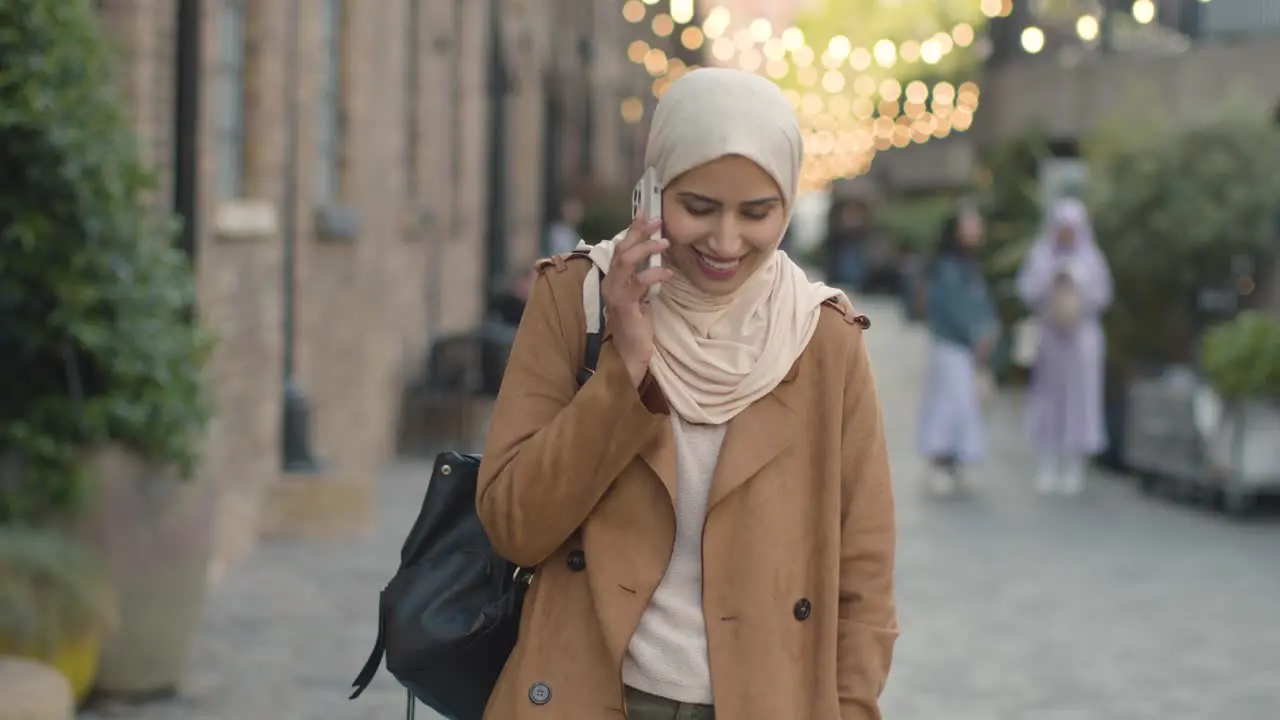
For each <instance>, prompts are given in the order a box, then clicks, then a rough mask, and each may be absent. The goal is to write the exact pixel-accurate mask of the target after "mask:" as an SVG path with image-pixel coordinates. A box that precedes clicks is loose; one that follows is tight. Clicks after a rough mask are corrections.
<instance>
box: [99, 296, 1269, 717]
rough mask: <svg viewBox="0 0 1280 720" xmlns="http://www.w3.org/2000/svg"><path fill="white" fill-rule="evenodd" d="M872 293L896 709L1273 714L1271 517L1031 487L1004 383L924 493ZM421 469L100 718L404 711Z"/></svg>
mask: <svg viewBox="0 0 1280 720" xmlns="http://www.w3.org/2000/svg"><path fill="white" fill-rule="evenodd" d="M862 305H863V306H864V307H865V308H866V309H867V310H868V312H869V314H871V315H872V317H873V321H874V327H873V329H872V332H871V335H870V337H871V343H872V349H873V353H874V355H875V359H876V365H877V371H878V379H879V384H880V387H881V396H882V400H883V402H884V405H885V414H886V420H887V423H888V427H889V429H890V434H891V444H892V452H893V457H894V463H895V472H896V477H897V482H898V485H899V490H898V494H899V515H900V528H901V530H900V534H901V541H900V559H899V595H900V602H901V616H902V625H903V630H904V633H903V636H902V639H901V640H900V642H899V645H898V652H897V661H896V664H895V666H894V671H893V677H892V679H891V680H890V683H889V689H888V691H887V693H886V696H885V699H884V709H885V716H886V717H887V718H888V719H889V720H970V719H972V720H1075V719H1077V718H1078V719H1079V720H1146V719H1147V718H1151V719H1152V720H1205V718H1221V719H1222V720H1265V719H1267V718H1273V717H1276V716H1277V713H1278V712H1280V711H1278V710H1277V708H1280V523H1276V522H1266V521H1263V522H1256V523H1252V524H1238V523H1234V522H1231V521H1228V520H1225V519H1223V518H1220V517H1217V516H1214V515H1211V514H1208V513H1204V512H1201V511H1195V510H1189V509H1186V508H1182V507H1177V506H1173V505H1170V504H1166V503H1163V502H1159V501H1153V500H1149V499H1146V498H1143V497H1141V496H1139V495H1138V494H1137V493H1135V492H1134V491H1133V490H1132V489H1131V487H1130V486H1129V485H1128V484H1127V483H1125V482H1123V481H1119V480H1112V479H1101V480H1098V481H1097V482H1095V483H1094V484H1093V485H1092V486H1091V487H1090V489H1089V491H1088V492H1087V494H1086V495H1085V496H1083V497H1081V498H1078V499H1074V500H1065V499H1047V498H1040V497H1037V496H1036V495H1035V494H1034V493H1033V492H1032V491H1031V489H1030V481H1029V477H1028V476H1029V468H1030V466H1031V458H1030V457H1029V456H1028V455H1027V453H1026V452H1025V450H1023V449H1022V447H1021V445H1020V442H1019V436H1018V434H1017V429H1016V428H1017V417H1016V405H1017V403H1016V399H1012V398H1006V399H1003V400H1002V401H1001V403H999V404H998V405H997V406H996V407H994V408H993V410H992V415H991V434H992V436H993V437H992V444H993V460H992V462H991V463H990V464H989V467H988V468H986V469H985V471H983V472H982V473H980V474H979V479H980V486H979V488H978V492H977V493H976V495H975V496H974V497H973V498H972V499H968V500H963V501H955V502H937V501H934V500H931V499H929V498H927V497H925V496H924V495H923V494H922V493H920V492H919V491H918V487H917V483H916V480H917V477H918V476H919V474H920V465H919V462H918V461H917V460H916V458H915V455H914V452H913V440H914V415H915V410H916V405H917V401H918V398H917V393H918V389H919V386H920V382H919V381H920V378H921V374H922V372H923V363H924V357H925V350H926V341H925V339H924V337H923V336H922V335H921V333H920V331H919V330H917V329H915V328H908V327H904V326H903V325H902V323H901V322H900V321H899V319H898V314H897V311H896V308H893V307H891V306H888V305H884V306H880V305H877V304H876V303H862ZM427 472H428V469H427V467H426V466H425V465H422V464H411V463H406V464H401V465H398V466H396V467H395V468H393V469H392V470H391V472H390V473H389V474H388V476H387V478H386V481H385V483H384V493H383V498H382V522H381V524H380V526H379V529H378V533H377V535H376V536H373V537H368V538H364V539H360V540H349V541H342V542H329V543H317V542H298V543H292V542H278V541H277V542H270V543H267V544H265V545H263V546H262V547H261V549H259V550H258V551H257V552H256V553H255V554H254V555H253V556H252V557H251V558H250V559H248V560H247V561H245V562H244V563H242V564H241V565H239V566H237V567H236V568H233V570H232V571H231V573H230V574H229V575H228V576H227V577H226V578H225V579H224V580H223V581H222V583H221V584H220V585H218V586H217V587H216V588H215V589H214V590H213V592H212V595H211V597H210V599H209V605H208V608H207V611H206V618H205V622H204V627H203V629H202V634H201V638H200V642H199V646H198V648H197V650H196V653H195V657H194V658H193V660H192V665H191V670H190V680H189V682H188V684H187V687H186V688H185V692H184V695H183V697H182V698H181V699H179V700H176V701H172V702H169V703H166V704H160V705H154V706H150V707H146V708H129V709H124V710H122V711H120V712H118V713H111V714H110V715H114V716H117V717H125V718H130V720H363V719H367V720H389V719H391V718H398V717H403V716H404V695H403V693H402V691H400V690H399V687H398V686H397V685H396V684H395V683H394V681H393V680H391V678H390V677H388V676H387V675H385V674H382V675H379V677H378V679H377V681H376V682H375V683H374V685H373V686H372V687H371V688H370V689H369V691H367V692H366V693H365V695H364V696H363V697H361V698H360V700H358V701H356V702H348V701H347V700H346V695H347V686H348V685H349V683H350V681H351V678H352V677H353V676H354V675H355V673H356V672H357V671H358V670H359V668H360V666H361V664H362V663H363V662H364V659H365V654H366V652H367V651H368V649H369V646H370V643H372V641H373V637H374V631H375V598H376V595H377V591H378V589H379V588H380V587H381V586H382V585H383V583H384V582H385V581H386V580H387V578H388V577H389V576H390V574H391V572H392V570H393V569H394V565H395V561H396V557H397V553H398V550H399V544H400V540H401V538H402V536H403V534H404V533H405V532H406V530H407V529H408V527H409V525H410V523H411V522H412V520H413V514H414V512H415V509H416V508H417V506H418V503H419V501H420V497H421V493H422V489H423V484H424V483H425V482H426V479H427ZM104 716H108V714H98V715H86V716H85V720H87V718H90V717H92V718H100V717H104ZM418 717H419V718H423V717H427V718H430V717H431V714H430V713H428V712H420V713H419V715H418ZM566 720H590V719H588V718H582V719H577V718H567V719H566ZM795 720H811V719H807V718H797V719H795ZM812 720H825V719H812Z"/></svg>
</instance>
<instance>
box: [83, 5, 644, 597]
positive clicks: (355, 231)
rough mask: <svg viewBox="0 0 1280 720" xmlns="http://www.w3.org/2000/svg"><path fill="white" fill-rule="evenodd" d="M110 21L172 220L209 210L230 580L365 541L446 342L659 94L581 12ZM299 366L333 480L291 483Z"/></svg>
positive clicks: (209, 281)
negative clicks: (290, 380) (268, 547)
mask: <svg viewBox="0 0 1280 720" xmlns="http://www.w3.org/2000/svg"><path fill="white" fill-rule="evenodd" d="M96 4H97V6H98V7H99V9H100V11H101V13H102V17H103V20H104V25H105V27H106V29H107V31H108V32H109V33H110V34H111V35H112V37H113V38H114V39H115V40H116V41H117V42H118V44H119V46H120V48H121V55H122V57H121V64H120V67H119V71H120V82H121V87H122V88H123V95H124V97H125V99H126V101H127V102H128V104H129V106H130V108H131V110H132V112H133V116H134V118H135V120H136V125H137V130H138V133H139V136H140V138H141V141H142V145H143V148H144V151H145V152H146V153H147V156H148V160H149V161H150V162H151V163H153V164H154V165H155V166H156V167H157V168H158V169H159V171H160V176H161V184H162V187H161V195H160V201H161V202H162V204H165V205H166V206H167V205H168V203H169V198H170V197H173V196H174V194H175V191H177V194H178V195H181V194H182V193H181V187H185V188H187V189H188V191H191V189H192V188H194V207H195V212H194V218H193V219H194V235H193V236H192V237H191V238H189V240H190V244H191V246H192V249H193V253H194V260H195V263H196V268H197V275H198V297H199V302H200V315H201V318H202V319H203V321H204V323H205V324H206V325H207V326H208V327H209V328H210V329H211V330H212V331H213V332H215V333H216V334H217V335H218V336H219V338H220V344H219V346H218V349H217V351H216V353H215V355H214V357H213V360H212V362H211V365H210V368H209V372H210V374H211V377H212V379H213V383H214V386H215V391H216V400H217V403H218V410H217V415H216V418H215V421H214V424H213V427H212V429H211V433H210V437H209V443H208V447H207V457H206V462H205V467H204V471H203V476H204V478H205V480H206V481H208V482H212V483H215V484H216V486H217V488H218V490H219V492H218V493H217V494H218V497H219V500H218V507H217V508H216V516H217V519H218V522H217V528H218V530H217V533H218V534H217V538H216V553H215V560H214V570H213V572H214V574H215V575H216V574H217V573H219V572H221V570H222V569H224V568H225V567H226V566H227V565H228V564H230V563H232V562H234V561H235V560H236V559H237V558H239V557H241V556H242V555H243V554H244V553H245V552H247V551H249V550H250V549H251V548H252V547H253V545H254V543H255V542H256V541H257V539H258V537H259V536H260V535H262V534H268V535H269V534H275V533H283V534H306V533H311V532H335V531H359V530H361V529H363V528H366V527H368V526H369V525H370V523H371V522H372V520H373V518H372V513H373V507H374V504H373V496H374V493H375V491H376V482H377V478H378V477H379V475H380V471H381V469H382V467H383V465H384V464H385V463H386V462H387V461H388V459H389V457H390V456H391V455H392V453H393V452H394V447H393V444H394V443H393V438H394V436H395V426H396V418H397V415H398V407H399V403H400V397H401V395H402V392H403V389H404V388H405V387H406V385H407V384H408V383H410V382H412V381H413V380H414V379H415V376H416V375H417V374H418V373H420V371H421V368H422V367H423V365H424V357H425V353H426V352H427V349H428V347H429V345H430V343H431V341H432V338H435V337H439V336H440V335H442V334H445V333H449V332H458V331H464V330H467V329H469V328H472V327H475V326H476V325H477V324H478V323H479V322H480V321H481V318H482V315H483V313H484V310H485V302H486V296H487V290H488V288H489V287H490V285H491V283H492V282H494V281H495V278H499V277H505V276H506V275H507V274H508V271H509V270H510V269H511V268H513V267H515V266H517V265H519V264H522V263H527V262H529V261H531V260H532V259H533V258H535V257H536V256H537V254H538V251H539V245H540V242H541V235H542V230H541V228H542V226H543V222H544V218H545V213H546V209H547V206H548V198H549V197H551V196H552V195H554V194H555V193H556V192H557V190H558V189H557V188H551V187H548V185H547V183H548V182H549V181H554V182H556V183H562V182H563V183H568V182H571V181H573V180H574V177H572V175H573V174H574V173H575V172H576V173H578V174H589V175H591V176H594V177H595V178H597V179H599V180H602V181H604V182H609V183H618V182H621V181H622V180H623V179H624V175H625V174H626V173H629V172H631V170H632V169H631V168H630V167H629V165H628V164H627V163H626V162H624V157H623V153H624V151H625V152H631V150H624V148H625V147H626V143H625V142H624V141H626V140H633V137H632V134H631V133H630V132H627V129H626V126H624V125H623V123H622V120H621V117H620V115H619V112H618V102H619V94H620V93H625V92H629V90H628V88H629V87H647V86H648V78H646V77H644V73H643V70H637V69H633V66H631V65H630V64H629V63H628V62H627V60H626V57H625V42H624V41H623V40H621V38H623V37H624V36H625V33H627V32H628V31H629V29H628V28H625V27H624V25H625V21H624V20H623V19H622V18H621V17H620V16H619V15H618V13H617V12H616V9H615V8H614V7H613V6H612V5H609V4H604V3H599V4H596V3H590V2H588V1H587V0H579V1H578V2H572V1H571V0H379V1H377V2H373V1H371V0H370V1H363V2H354V1H352V0H347V1H345V2H344V1H343V0H97V3H96ZM570 5H573V6H574V8H578V10H574V8H570V7H569V6H570ZM587 5H591V6H592V7H597V8H598V10H599V11H597V12H581V11H580V8H582V7H586V6H587ZM183 12H186V13H189V15H187V17H188V18H191V17H195V18H197V19H198V23H182V22H180V21H179V18H180V16H181V14H182V13H183ZM491 21H496V22H491ZM197 26H198V29H197V30H195V31H194V33H193V34H191V35H188V36H182V35H181V31H182V30H183V29H184V28H188V29H189V28H192V27H197ZM180 38H185V39H181V40H180ZM191 38H197V39H198V41H197V42H195V43H191V42H190V39H191ZM184 47H185V48H187V49H188V50H190V49H191V48H193V47H194V48H198V52H196V53H190V52H189V53H187V54H188V55H191V62H189V63H188V64H187V65H183V63H182V62H180V61H181V60H182V55H183V48H184ZM495 48H497V49H498V52H497V53H496V54H497V55H498V56H500V57H501V62H500V64H499V65H494V64H493V62H492V60H493V57H494V55H495V52H494V50H495ZM579 48H583V49H586V50H588V51H589V52H576V51H575V50H576V49H579ZM184 67H188V68H189V69H190V72H188V73H184V72H183V68H184ZM495 68H500V69H501V70H503V71H504V72H502V73H494V72H491V71H492V70H494V69H495ZM637 74H638V75H639V76H640V77H638V78H637V77H635V76H636V75H637ZM193 87H198V88H199V91H198V93H196V94H195V97H196V98H197V100H198V102H197V104H196V105H195V106H194V107H196V108H197V110H196V111H195V113H196V114H195V117H196V122H195V123H194V125H195V131H194V132H187V131H184V130H183V129H182V127H183V126H182V124H181V121H182V119H183V112H182V109H183V108H184V107H186V108H191V107H193V106H192V105H190V104H184V103H183V102H182V101H183V97H184V92H185V91H186V90H185V89H190V88H193ZM566 88H568V90H565V89H566ZM553 89H556V90H557V91H556V92H554V93H553V92H552V90H553ZM561 91H563V92H561ZM499 94H500V95H501V96H502V97H503V98H504V99H503V100H502V101H501V102H502V105H501V106H500V109H501V110H502V111H503V112H495V110H497V109H499V106H498V105H497V103H495V101H494V100H493V98H494V97H495V96H497V95H499ZM575 98H576V100H575V101H574V102H570V100H571V99H575ZM553 108H555V109H557V113H558V115H552V114H551V112H550V111H551V109H553ZM549 117H550V118H552V120H551V124H548V123H547V122H546V121H547V119H548V118H549ZM188 127H190V125H188ZM584 127H589V128H590V132H584V131H583V128H584ZM574 138H576V139H577V141H578V145H574V142H573V140H574ZM184 139H185V140H187V141H190V142H189V143H188V145H187V147H189V148H190V150H191V152H189V153H187V157H189V158H193V159H194V162H190V163H189V165H190V166H191V167H193V168H194V171H193V172H192V173H191V174H190V175H189V176H184V175H183V173H182V172H181V171H182V169H183V167H184V166H183V163H182V158H183V152H182V150H183V147H184V145H183V141H184ZM582 143H586V145H585V148H584V146H583V145H582ZM548 148H550V150H548ZM570 148H576V149H575V150H574V152H576V153H578V155H577V156H576V157H577V158H578V159H576V160H574V161H572V162H569V161H567V160H566V159H565V157H564V156H563V154H564V153H567V152H569V149H570ZM549 152H554V153H555V157H551V158H548V157H546V155H547V154H548V153H549ZM553 163H554V164H555V166H556V167H559V168H561V170H560V172H558V173H555V174H553V173H551V172H549V171H548V167H549V166H550V165H551V164H553ZM564 166H572V167H569V168H567V169H566V168H565V167H564ZM574 168H576V170H574ZM184 177H187V178H188V179H187V180H186V182H185V183H184V181H183V178H184ZM190 178H194V182H192V180H191V179H190ZM549 179H550V180H549ZM495 193H496V195H495ZM495 198H496V200H497V201H498V202H497V203H496V204H495V202H494V200H495ZM290 308H291V309H292V312H290V311H289V309H290ZM290 337H291V338H292V342H289V338H290ZM289 366H292V371H293V373H292V374H293V376H294V377H296V387H297V388H298V389H300V390H301V391H302V392H303V393H305V396H306V398H307V399H308V400H309V403H308V404H309V406H310V409H311V415H310V420H311V422H310V430H311V432H310V436H311V446H312V447H313V448H314V450H315V455H316V456H317V458H318V460H319V461H320V464H319V467H318V469H315V470H311V471H307V472H287V471H285V470H284V469H283V468H284V467H285V462H284V458H283V457H282V456H283V450H282V444H283V438H282V421H281V418H282V415H283V414H284V406H285V402H284V400H283V398H284V396H285V385H286V383H285V381H284V378H285V377H286V375H287V374H288V370H289V369H290V367H289ZM424 480H425V478H424Z"/></svg>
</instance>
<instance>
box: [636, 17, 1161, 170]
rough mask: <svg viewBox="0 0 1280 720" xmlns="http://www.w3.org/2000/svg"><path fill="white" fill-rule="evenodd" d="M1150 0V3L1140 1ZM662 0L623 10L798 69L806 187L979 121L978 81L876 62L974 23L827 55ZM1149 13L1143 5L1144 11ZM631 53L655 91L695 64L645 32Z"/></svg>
mask: <svg viewBox="0 0 1280 720" xmlns="http://www.w3.org/2000/svg"><path fill="white" fill-rule="evenodd" d="M1144 1H1145V2H1149V0H1138V2H1139V3H1141V2H1144ZM660 2H662V0H626V2H624V3H623V5H622V14H623V17H624V18H625V19H626V20H627V21H628V22H630V23H632V24H639V23H641V22H644V21H645V18H646V17H649V22H648V23H647V24H648V26H649V27H650V29H651V30H652V31H653V33H654V35H655V36H656V37H658V38H667V37H670V36H672V35H673V34H676V37H677V40H678V42H679V44H680V45H681V46H683V47H685V48H687V49H689V50H700V49H703V48H704V47H705V46H707V45H710V47H709V48H708V49H709V51H710V54H711V55H712V56H713V57H714V58H716V60H718V61H719V62H721V63H726V64H729V63H732V64H735V65H737V66H738V67H741V68H743V69H745V70H748V71H750V72H758V73H762V74H764V75H766V76H767V77H769V78H772V79H774V80H783V79H785V78H787V77H788V76H791V77H793V79H794V82H795V83H796V84H797V85H798V86H799V88H800V89H799V90H795V89H789V88H788V89H785V90H784V92H785V93H786V96H787V99H788V101H789V102H790V103H791V105H792V107H794V108H795V109H796V112H797V115H798V116H799V117H800V120H801V124H802V127H803V128H805V129H804V132H805V158H804V164H803V167H802V170H801V186H802V187H804V188H805V189H814V188H820V187H823V186H825V185H827V184H828V183H829V182H830V181H831V179H833V178H836V177H842V176H850V175H858V174H862V173H865V172H866V171H867V170H869V169H870V167H871V163H872V160H873V159H874V157H875V155H876V153H878V152H883V151H885V150H889V149H891V148H903V147H907V146H908V145H911V144H912V143H917V144H918V143H924V142H927V141H928V140H930V139H932V138H944V137H947V136H949V135H950V134H951V133H953V132H961V131H965V130H967V129H969V128H970V127H971V125H972V122H973V115H974V112H975V111H976V109H977V104H978V97H979V94H978V86H977V84H976V83H973V82H965V83H963V84H961V86H960V87H959V88H956V87H955V86H954V85H952V84H950V83H948V82H945V81H943V82H938V83H936V84H935V85H934V86H933V88H932V89H930V87H929V86H928V85H927V84H926V83H924V82H923V81H920V80H915V81H912V82H911V83H909V84H908V85H907V86H906V87H905V88H904V87H903V86H902V85H901V83H899V82H898V81H897V80H896V79H894V78H892V77H890V78H884V79H880V80H877V79H876V78H875V77H874V70H873V68H875V67H878V68H880V69H881V71H883V70H889V69H892V68H894V67H896V66H897V65H898V63H899V62H901V63H907V64H914V63H923V64H926V65H935V64H937V63H939V62H941V61H942V59H943V58H944V57H946V56H947V55H948V54H950V53H951V52H952V51H953V50H954V49H955V48H957V47H962V48H964V47H970V46H972V45H973V43H974V42H975V41H976V39H977V31H976V30H975V29H974V27H973V25H971V24H968V23H959V24H957V25H955V26H954V27H952V28H951V29H950V30H949V31H939V32H935V33H934V34H933V35H932V36H930V37H928V38H924V39H922V40H911V39H909V40H905V41H903V42H901V43H900V44H899V43H895V42H894V41H893V40H890V39H888V38H882V39H881V40H879V41H877V42H875V43H873V44H872V45H871V46H870V47H855V46H854V45H853V43H852V41H851V40H850V39H849V38H848V37H847V36H844V35H835V36H833V37H831V38H830V39H828V40H827V42H826V46H825V48H824V49H823V50H822V52H821V54H819V53H818V52H817V51H815V49H814V48H813V47H812V46H810V45H809V44H808V42H807V41H806V38H805V35H804V31H803V30H801V29H800V28H798V27H794V26H792V27H786V28H782V29H781V31H780V32H775V28H774V27H773V25H772V23H770V22H769V20H768V19H766V18H760V17H757V18H754V19H753V20H752V21H751V22H749V23H747V24H746V25H745V26H742V25H738V26H737V27H736V29H735V24H734V22H733V17H732V15H731V13H730V11H729V10H728V9H727V8H726V7H724V6H716V7H713V8H712V9H711V10H710V11H709V12H707V14H706V16H705V17H704V18H703V19H702V23H701V25H696V24H690V23H692V21H693V19H694V15H695V14H696V13H695V11H694V2H695V0H666V2H664V3H663V5H665V6H666V7H665V8H664V9H665V12H661V11H657V8H655V12H654V14H653V15H652V16H650V15H649V10H648V7H652V6H657V5H659V3H660ZM1012 4H1013V0H980V9H981V11H982V13H983V14H984V15H986V16H988V17H1001V16H1007V15H1008V14H1009V13H1010V12H1011V11H1012ZM1140 12H1142V11H1141V10H1139V9H1137V8H1135V17H1138V15H1137V13H1140ZM1153 17H1154V15H1153ZM681 26H683V27H681ZM677 30H679V32H678V34H677V33H676V31H677ZM1028 30H1031V32H1030V35H1028V32H1027V30H1024V31H1023V38H1022V39H1023V44H1024V48H1029V47H1036V37H1035V36H1036V32H1039V33H1040V36H1039V47H1038V48H1037V49H1036V50H1030V49H1028V52H1039V50H1040V49H1043V43H1044V37H1043V31H1039V29H1038V28H1029V29H1028ZM1081 34H1082V35H1083V34H1085V33H1081ZM1028 43H1030V44H1029V45H1028ZM627 57H628V58H629V59H630V60H631V61H632V62H634V63H636V64H638V65H642V66H644V68H645V70H646V71H647V72H648V74H650V75H651V76H652V77H653V78H654V80H653V83H652V87H651V88H650V91H651V92H652V94H653V95H654V96H655V97H661V96H662V94H663V93H665V92H666V90H667V88H668V87H669V86H670V84H671V82H673V81H675V80H676V79H678V78H679V77H681V76H682V75H683V74H685V73H686V72H688V71H689V70H690V69H693V68H692V67H686V66H685V65H684V63H683V62H681V61H680V60H679V59H678V58H674V57H669V56H667V55H666V53H665V52H663V51H662V50H661V49H659V48H657V47H653V46H650V45H649V44H648V43H646V42H645V41H643V40H636V41H634V42H632V43H631V44H630V45H629V46H628V48H627ZM846 66H847V67H848V68H850V69H852V70H853V71H854V73H855V74H854V75H853V76H852V81H850V77H847V76H846V75H845V71H844V70H843V68H845V67H846ZM867 73H873V74H870V75H869V74H867ZM850 91H852V92H850ZM619 110H620V113H621V114H622V118H623V121H624V122H627V123H629V124H634V123H638V122H640V121H641V120H643V117H644V103H643V101H642V100H641V99H640V98H636V97H630V98H627V99H625V100H623V101H622V103H621V105H620V106H619Z"/></svg>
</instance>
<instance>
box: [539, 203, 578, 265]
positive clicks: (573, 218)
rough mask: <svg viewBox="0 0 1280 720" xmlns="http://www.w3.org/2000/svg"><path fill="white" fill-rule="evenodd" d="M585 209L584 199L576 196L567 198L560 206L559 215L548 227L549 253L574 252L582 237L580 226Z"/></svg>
mask: <svg viewBox="0 0 1280 720" xmlns="http://www.w3.org/2000/svg"><path fill="white" fill-rule="evenodd" d="M584 215H585V211H584V209H583V206H582V201H581V200H579V199H578V198H576V197H569V198H566V199H565V201H564V202H563V203H561V204H560V207H559V215H557V216H556V219H555V220H553V221H552V222H551V225H550V226H549V227H548V228H547V254H548V255H563V254H564V253H568V252H573V250H574V248H576V247H578V242H579V241H580V240H581V239H582V236H581V234H580V233H579V227H580V226H581V225H582V219H583V217H584Z"/></svg>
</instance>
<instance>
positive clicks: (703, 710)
mask: <svg viewBox="0 0 1280 720" xmlns="http://www.w3.org/2000/svg"><path fill="white" fill-rule="evenodd" d="M625 690H626V693H625V697H626V703H627V720H715V718H716V709H715V708H714V707H712V706H710V705H696V704H694V703H682V702H676V701H675V700H668V699H666V698H663V697H658V696H657V695H650V694H649V693H647V692H643V691H641V690H636V689H635V688H632V687H628V688H626V689H625Z"/></svg>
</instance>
